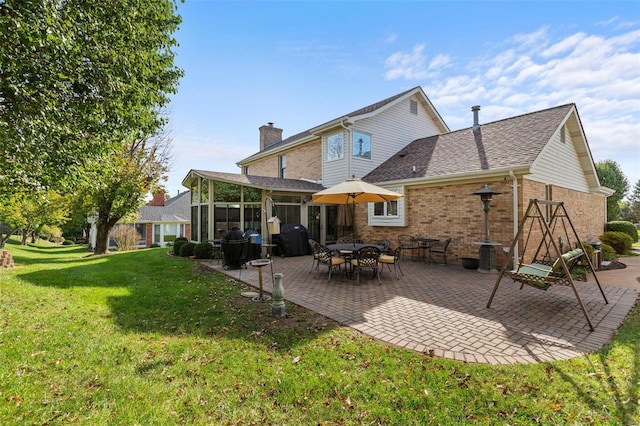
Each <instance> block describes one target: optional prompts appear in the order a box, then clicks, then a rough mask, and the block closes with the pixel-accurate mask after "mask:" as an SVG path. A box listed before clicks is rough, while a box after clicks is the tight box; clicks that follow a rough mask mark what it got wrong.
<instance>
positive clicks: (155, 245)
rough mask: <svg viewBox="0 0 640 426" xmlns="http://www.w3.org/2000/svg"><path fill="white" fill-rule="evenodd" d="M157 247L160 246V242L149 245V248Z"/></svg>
mask: <svg viewBox="0 0 640 426" xmlns="http://www.w3.org/2000/svg"><path fill="white" fill-rule="evenodd" d="M158 247H160V244H158V243H153V244H151V245H150V246H149V248H158Z"/></svg>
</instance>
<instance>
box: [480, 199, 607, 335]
mask: <svg viewBox="0 0 640 426" xmlns="http://www.w3.org/2000/svg"><path fill="white" fill-rule="evenodd" d="M541 205H543V206H545V211H546V215H545V214H544V212H543V211H542V209H541V208H540V206H541ZM546 217H548V220H546V219H545V218H546ZM567 224H568V226H569V229H568V228H567ZM527 225H528V227H527ZM558 227H561V228H562V229H561V230H558V229H556V228H558ZM525 230H526V232H527V236H526V240H525V243H524V247H523V249H522V256H523V257H522V258H521V259H523V258H524V256H525V255H526V254H527V245H528V243H529V238H530V237H531V234H532V231H534V232H539V235H540V243H539V245H538V248H537V249H536V252H535V254H534V255H533V256H532V257H531V259H532V261H531V263H530V264H525V263H523V262H522V261H519V262H518V264H517V265H514V267H513V269H509V262H505V265H504V266H503V267H502V269H501V271H500V275H499V276H498V279H497V280H496V284H495V285H494V286H493V291H492V292H491V297H490V298H489V302H488V303H487V308H489V307H491V302H492V301H493V298H494V296H495V294H496V291H497V290H498V286H499V285H500V281H501V280H502V278H503V277H504V276H505V275H508V276H509V277H510V278H511V279H513V280H514V281H516V282H519V283H521V286H520V288H522V286H524V285H525V284H526V285H529V286H531V287H534V288H538V289H541V290H546V289H548V288H549V287H550V286H551V285H566V286H569V287H571V288H572V289H573V293H574V294H575V295H576V299H577V300H578V304H579V305H580V308H581V309H582V312H583V313H584V316H585V318H586V319H587V323H588V324H589V328H590V329H591V331H593V330H594V328H593V324H592V323H591V319H590V318H589V313H588V312H587V309H586V307H585V305H584V303H583V302H582V299H581V298H580V294H579V293H578V289H577V288H576V285H575V282H574V281H573V278H572V277H571V270H572V269H573V268H574V267H575V266H576V265H577V264H578V262H579V261H581V260H582V259H584V260H586V262H583V264H585V263H586V265H588V266H589V269H590V271H591V273H592V274H593V278H594V279H595V281H596V284H597V285H598V288H599V289H600V293H601V294H602V297H603V298H604V302H605V303H606V304H608V303H609V301H608V300H607V296H605V294H604V291H603V290H602V286H601V285H600V281H598V276H597V275H596V271H595V269H594V267H593V264H592V263H591V259H589V256H587V255H586V251H585V249H584V246H583V245H582V242H581V241H580V238H579V237H578V233H577V232H576V229H575V227H574V226H573V223H571V219H569V215H568V214H567V210H566V209H565V207H564V203H563V202H558V201H547V200H537V199H532V200H530V201H529V207H527V211H526V212H525V214H524V216H523V217H522V220H521V221H520V224H519V226H518V232H517V234H516V236H515V238H514V239H513V241H512V242H511V246H510V248H509V258H511V257H512V253H513V250H514V248H515V246H516V244H517V243H518V241H519V240H520V238H521V237H522V235H523V232H525ZM560 231H562V232H563V233H562V235H558V233H559V232H560ZM569 231H571V234H569ZM557 237H559V243H556V238H557ZM562 237H564V238H566V240H563V239H562ZM571 238H573V241H574V242H573V245H572V240H571ZM565 241H566V244H567V247H569V248H572V247H574V249H573V250H570V251H568V252H566V253H563V249H564V245H565Z"/></svg>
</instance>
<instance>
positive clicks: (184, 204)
mask: <svg viewBox="0 0 640 426" xmlns="http://www.w3.org/2000/svg"><path fill="white" fill-rule="evenodd" d="M138 215H139V217H138V219H137V220H136V221H135V226H136V230H137V231H138V233H139V234H140V236H141V241H140V243H141V244H140V245H141V246H143V247H151V245H152V244H157V245H159V246H161V247H164V246H166V245H167V243H171V242H173V241H174V240H175V239H176V238H177V237H186V236H188V235H189V234H190V228H191V199H190V197H189V191H185V192H182V193H180V194H178V195H176V196H175V197H173V198H169V199H168V200H165V194H164V193H158V194H154V196H153V199H152V200H151V201H149V203H148V204H147V205H146V206H142V207H140V208H139V209H138Z"/></svg>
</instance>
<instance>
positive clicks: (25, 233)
mask: <svg viewBox="0 0 640 426" xmlns="http://www.w3.org/2000/svg"><path fill="white" fill-rule="evenodd" d="M28 237H29V231H27V230H26V229H24V230H22V245H23V246H26V245H27V238H28Z"/></svg>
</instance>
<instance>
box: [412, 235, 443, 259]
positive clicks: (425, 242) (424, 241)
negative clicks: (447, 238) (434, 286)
mask: <svg viewBox="0 0 640 426" xmlns="http://www.w3.org/2000/svg"><path fill="white" fill-rule="evenodd" d="M412 240H413V241H415V242H416V243H418V247H419V248H420V251H419V252H418V259H424V260H425V262H426V261H427V254H428V252H429V249H430V248H431V246H432V245H433V243H437V242H439V241H440V240H439V239H437V238H427V237H413V238H412ZM422 250H424V254H423V253H422ZM423 256H424V257H423Z"/></svg>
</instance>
